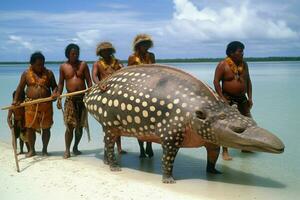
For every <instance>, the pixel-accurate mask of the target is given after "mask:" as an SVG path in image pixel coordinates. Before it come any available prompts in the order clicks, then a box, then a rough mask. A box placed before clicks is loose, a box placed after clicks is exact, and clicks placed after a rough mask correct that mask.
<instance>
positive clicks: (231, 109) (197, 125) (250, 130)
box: [192, 101, 284, 153]
mask: <svg viewBox="0 0 300 200" xmlns="http://www.w3.org/2000/svg"><path fill="white" fill-rule="evenodd" d="M192 128H193V130H194V131H195V132H197V133H198V134H199V135H200V136H201V137H202V138H203V139H204V140H206V141H208V142H212V143H215V144H218V145H220V146H225V147H233V148H238V149H244V150H249V151H264V152H270V153H282V152H283V151H284V144H283V143H282V142H281V140H280V139H279V138H277V137H276V136H275V135H273V134H272V133H270V132H269V131H267V130H265V129H263V128H260V127H258V126H257V124H256V122H255V121H254V120H253V119H252V118H249V117H245V116H243V115H241V114H240V113H239V111H238V110H237V108H236V107H235V106H229V105H227V104H225V103H224V102H221V101H218V102H217V103H216V104H214V105H209V106H204V107H202V108H200V109H198V110H196V111H195V113H194V115H193V118H192Z"/></svg>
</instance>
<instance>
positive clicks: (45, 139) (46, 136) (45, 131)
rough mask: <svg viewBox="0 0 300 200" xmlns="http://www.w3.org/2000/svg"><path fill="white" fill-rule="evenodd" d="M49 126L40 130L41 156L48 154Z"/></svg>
mask: <svg viewBox="0 0 300 200" xmlns="http://www.w3.org/2000/svg"><path fill="white" fill-rule="evenodd" d="M50 135H51V134H50V128H47V129H43V132H42V141H43V150H42V154H43V156H48V151H47V149H48V144H49V140H50Z"/></svg>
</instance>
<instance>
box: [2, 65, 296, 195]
mask: <svg viewBox="0 0 300 200" xmlns="http://www.w3.org/2000/svg"><path fill="white" fill-rule="evenodd" d="M216 64H217V63H175V64H174V63H172V64H171V65H173V66H175V67H178V68H180V69H183V70H184V71H187V72H189V73H191V74H193V75H194V76H196V77H198V78H199V79H202V80H204V81H206V82H207V83H208V84H209V85H211V86H212V79H213V75H214V69H215V66H216ZM48 67H49V68H50V69H52V70H53V71H54V73H55V75H56V78H57V79H58V65H48ZM90 67H91V65H90ZM249 67H250V75H251V78H252V84H253V101H254V107H253V109H252V114H253V117H254V118H255V120H256V121H257V122H258V124H259V125H260V126H262V127H264V128H266V129H268V130H270V131H272V132H274V133H275V134H276V135H278V136H279V138H281V139H282V141H283V142H284V143H285V145H286V149H285V152H284V153H283V154H279V155H277V154H267V153H254V154H241V153H240V152H239V151H238V150H233V149H230V153H231V155H232V156H233V157H234V160H233V161H231V162H228V161H227V162H226V161H222V159H219V161H218V166H217V167H218V168H219V169H220V170H221V171H223V172H224V175H221V176H217V177H214V178H212V177H208V176H206V174H205V172H204V169H205V163H206V158H205V157H206V153H205V150H204V149H203V148H202V149H182V150H180V153H179V155H178V157H177V158H176V161H175V169H174V174H175V177H176V178H177V179H179V180H184V183H185V184H187V185H189V184H190V185H191V184H193V186H194V187H195V185H194V184H197V181H199V180H201V181H203V180H204V181H208V182H210V183H214V187H216V188H215V190H216V192H220V191H222V190H226V188H232V187H237V186H243V189H242V191H245V192H247V197H249V199H255V198H258V199H261V198H262V197H266V196H268V194H269V195H271V196H270V198H271V197H272V199H296V198H297V196H298V195H300V191H299V189H300V167H299V165H300V157H299V155H300V150H299V149H300V145H299V143H300V134H299V131H300V123H299V119H300V117H299V113H300V106H299V105H298V104H299V103H300V93H299V89H298V87H299V85H300V78H299V77H300V62H253V63H249ZM25 68H26V66H25V65H0V89H1V90H0V91H1V93H0V105H1V106H5V105H8V104H10V102H11V100H12V97H11V94H12V91H13V90H14V89H15V88H16V86H17V84H18V81H19V78H20V75H21V73H22V71H24V70H25ZM6 115H7V111H0V124H1V126H0V140H2V141H5V142H9V141H10V132H9V129H8V127H7V124H6ZM54 120H55V124H54V126H53V128H52V137H51V140H50V144H49V148H50V150H58V151H63V149H64V135H63V134H64V125H63V121H62V113H61V111H58V110H55V114H54ZM90 127H91V136H92V142H90V143H88V142H87V137H86V136H85V137H84V138H83V140H82V143H81V146H80V147H81V149H83V150H86V152H88V151H87V150H93V149H97V150H98V149H99V148H100V149H101V148H103V142H102V137H103V133H102V129H101V127H100V125H98V123H97V122H96V121H95V120H94V119H93V118H92V117H90ZM40 140H41V139H40V138H39V137H38V138H37V150H40V148H41V141H40ZM122 141H123V148H124V149H126V150H127V151H128V152H129V154H127V155H125V156H123V158H122V159H121V163H122V165H123V167H128V168H131V169H137V170H142V171H146V172H149V173H156V174H160V173H161V172H160V155H161V150H160V147H159V145H154V148H155V153H156V156H155V157H154V159H153V160H152V161H149V162H148V161H147V162H146V164H145V163H140V162H139V161H138V158H137V156H138V144H137V142H136V140H135V139H132V138H123V139H122ZM100 158H101V156H100ZM147 163H148V164H150V166H149V165H147ZM220 184H221V185H220ZM206 187H208V186H206ZM186 190H188V189H186ZM200 191H201V192H202V193H203V190H200ZM224 192H225V191H224ZM225 195H227V197H231V198H232V197H238V196H231V195H233V194H231V193H230V194H229V192H227V193H226V192H225ZM241 195H242V194H241ZM206 196H207V197H214V196H213V195H212V194H207V195H206Z"/></svg>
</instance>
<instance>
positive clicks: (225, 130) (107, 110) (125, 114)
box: [84, 65, 284, 183]
mask: <svg viewBox="0 0 300 200" xmlns="http://www.w3.org/2000/svg"><path fill="white" fill-rule="evenodd" d="M101 84H104V85H105V86H106V87H107V89H106V90H105V91H101V90H100V87H99V85H95V86H93V88H91V90H90V92H89V93H87V94H86V95H85V97H84V102H85V106H86V107H87V109H88V111H89V113H90V114H92V116H94V118H95V119H96V120H98V121H99V123H101V124H102V126H103V130H104V133H105V136H104V142H105V160H106V161H107V163H108V164H109V165H110V168H111V170H120V168H119V166H118V164H117V162H116V159H115V156H114V142H115V139H116V137H117V136H120V135H121V136H131V137H136V138H138V139H139V140H143V141H150V142H156V143H160V144H161V145H162V148H163V156H162V170H163V182H165V183H173V182H174V179H173V176H172V169H173V163H174V159H175V157H176V154H177V152H178V150H179V148H181V147H200V146H205V147H206V149H207V168H206V170H207V171H208V172H211V173H218V171H217V170H216V169H215V164H216V161H217V158H218V155H219V146H220V145H222V146H227V147H234V148H240V149H244V150H250V151H265V152H273V153H281V152H283V149H284V145H283V143H282V142H281V141H280V140H279V139H278V138H277V137H276V136H274V135H272V134H271V133H269V132H268V131H267V130H264V129H262V128H259V127H258V126H257V125H256V123H255V122H254V120H253V119H251V118H247V117H244V116H242V115H241V114H240V113H239V112H238V110H237V109H236V108H235V107H231V106H229V105H228V104H226V103H225V102H224V101H222V100H221V99H220V98H219V97H218V95H217V94H216V93H215V92H214V91H213V90H212V89H211V88H210V87H208V86H207V85H206V84H205V83H203V82H201V81H200V80H198V79H196V78H194V77H193V76H191V75H189V74H187V73H185V72H183V71H180V70H177V69H174V68H171V67H167V66H162V65H142V66H132V67H129V68H124V69H123V70H120V71H118V72H116V73H115V74H113V75H112V76H111V77H110V78H108V79H106V80H104V81H103V82H101Z"/></svg>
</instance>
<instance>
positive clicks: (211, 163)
mask: <svg viewBox="0 0 300 200" xmlns="http://www.w3.org/2000/svg"><path fill="white" fill-rule="evenodd" d="M205 148H206V151H207V165H206V172H208V173H212V174H221V172H220V171H218V170H216V163H217V160H218V157H219V153H220V146H217V145H214V144H205Z"/></svg>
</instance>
